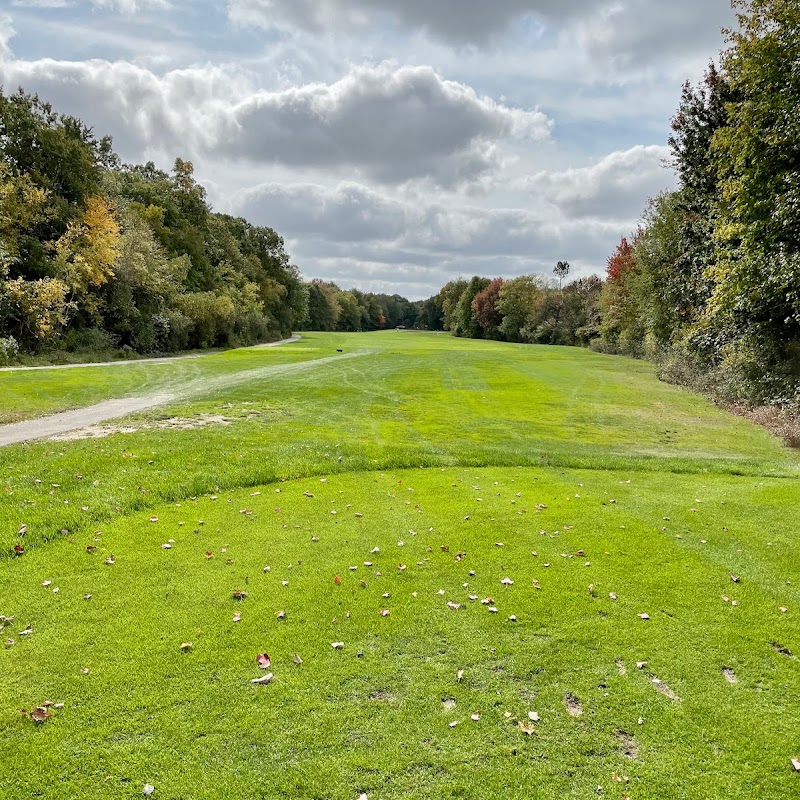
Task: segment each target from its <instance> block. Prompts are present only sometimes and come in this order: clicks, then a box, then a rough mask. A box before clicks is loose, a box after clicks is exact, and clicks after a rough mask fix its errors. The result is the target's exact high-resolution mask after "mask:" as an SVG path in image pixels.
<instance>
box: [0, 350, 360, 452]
mask: <svg viewBox="0 0 800 800" xmlns="http://www.w3.org/2000/svg"><path fill="white" fill-rule="evenodd" d="M372 352H373V351H371V350H362V351H358V352H355V353H345V354H342V355H336V356H328V357H326V358H317V359H314V360H311V361H299V362H297V363H294V364H280V365H277V366H269V367H256V368H255V369H248V370H244V371H243V372H239V373H234V374H232V375H221V376H219V377H216V378H211V379H208V378H199V379H195V380H193V381H191V382H188V383H186V384H184V385H183V386H170V387H169V391H161V392H154V393H153V394H149V395H144V396H141V397H119V398H115V399H114V400H104V401H103V402H102V403H97V404H95V405H93V406H85V407H84V408H76V409H74V410H72V411H62V412H61V413H59V414H51V415H50V416H47V417H40V418H39V419H31V420H26V421H24V422H13V423H11V424H9V425H0V447H6V446H7V445H11V444H20V443H21V442H28V441H31V440H33V439H46V438H47V437H49V436H56V435H57V434H60V433H67V432H69V431H74V430H79V429H81V428H85V427H87V426H89V425H94V424H96V423H98V422H106V421H108V420H112V419H118V418H120V417H124V416H126V415H128V414H134V413H136V412H138V411H146V410H147V409H150V408H156V407H157V406H165V405H168V404H170V403H173V402H177V401H180V400H185V399H189V398H191V397H196V396H200V395H206V394H213V393H214V391H217V390H224V389H225V388H227V387H232V386H237V385H240V384H242V383H248V382H250V381H253V380H258V379H261V378H266V377H271V376H275V377H280V376H282V375H287V374H291V373H294V372H303V371H305V370H308V369H313V368H315V367H320V366H325V365H329V364H332V363H334V362H337V361H343V360H348V359H352V358H360V357H361V356H366V355H370V354H371V353H372Z"/></svg>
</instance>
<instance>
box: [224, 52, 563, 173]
mask: <svg viewBox="0 0 800 800" xmlns="http://www.w3.org/2000/svg"><path fill="white" fill-rule="evenodd" d="M234 117H235V121H236V125H237V128H238V130H237V131H236V135H234V137H233V141H232V144H231V145H230V146H229V149H230V150H231V152H232V153H234V154H236V155H237V156H239V157H244V158H249V159H252V160H255V161H264V160H269V159H274V160H277V161H280V162H281V163H284V164H290V165H298V166H300V165H309V164H312V165H313V166H316V167H328V168H333V169H341V168H342V167H351V168H355V169H357V170H359V171H361V172H362V173H363V174H366V175H369V176H371V177H373V178H375V179H377V180H380V181H385V182H388V183H399V182H403V181H405V180H409V179H412V178H423V177H426V178H431V179H433V180H434V181H435V182H436V183H439V184H441V185H454V184H458V183H461V182H465V181H470V180H472V179H475V178H478V177H479V176H480V175H482V174H484V173H486V172H488V171H490V170H491V169H492V168H493V167H494V166H495V163H496V158H497V155H496V153H495V151H494V147H493V146H494V144H495V143H496V142H497V141H499V140H502V139H506V138H510V137H520V138H529V139H534V140H537V139H539V140H541V139H545V138H547V136H548V134H549V129H550V122H549V120H548V119H547V117H546V116H545V115H544V114H542V113H541V112H539V111H522V110H519V109H512V108H508V107H506V106H503V105H500V104H498V103H495V102H494V101H493V100H491V99H490V98H487V97H479V96H478V95H477V94H476V93H475V91H474V90H473V89H471V88H470V87H468V86H466V85H464V84H462V83H456V82H454V81H447V80H444V79H443V78H442V77H441V76H440V75H438V74H437V73H436V72H435V71H434V70H433V69H432V68H431V67H397V66H395V65H393V64H389V63H385V64H381V65H379V66H377V67H355V68H353V69H351V70H350V72H349V73H348V74H347V75H345V76H344V77H343V78H342V79H340V80H339V81H337V82H336V83H333V84H312V85H307V86H301V87H297V88H293V89H288V90H285V91H282V92H259V93H257V94H255V95H253V96H252V97H250V98H248V99H247V100H246V101H244V102H243V103H241V104H239V105H238V106H237V108H236V110H235V114H234Z"/></svg>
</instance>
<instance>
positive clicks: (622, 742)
mask: <svg viewBox="0 0 800 800" xmlns="http://www.w3.org/2000/svg"><path fill="white" fill-rule="evenodd" d="M615 736H616V739H617V744H618V745H619V749H620V752H621V753H622V755H623V756H625V758H629V759H631V761H636V759H638V758H639V742H637V741H636V739H635V738H634V737H633V736H631V735H630V734H629V733H628V732H627V731H623V730H618V731H617V732H616V734H615Z"/></svg>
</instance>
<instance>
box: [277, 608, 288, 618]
mask: <svg viewBox="0 0 800 800" xmlns="http://www.w3.org/2000/svg"><path fill="white" fill-rule="evenodd" d="M275 619H286V612H285V611H284V610H283V609H281V610H280V611H276V612H275Z"/></svg>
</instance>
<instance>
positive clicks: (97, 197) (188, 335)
mask: <svg viewBox="0 0 800 800" xmlns="http://www.w3.org/2000/svg"><path fill="white" fill-rule="evenodd" d="M307 314H308V289H307V288H306V287H305V286H304V285H303V282H302V280H301V278H300V275H299V273H298V270H297V268H296V267H295V266H294V265H293V264H292V263H291V262H290V259H289V256H288V255H287V254H286V252H285V250H284V242H283V239H281V237H280V236H279V235H278V234H277V233H276V232H275V231H274V230H272V229H271V228H267V227H257V226H254V225H251V224H250V223H248V222H247V221H246V220H243V219H238V218H233V217H230V216H227V215H223V214H215V213H213V212H212V211H211V209H210V208H209V206H208V203H207V200H206V193H205V189H204V188H203V187H202V186H200V185H199V184H198V183H197V182H196V180H195V177H194V167H193V165H192V163H191V162H189V161H185V160H182V159H180V158H178V159H176V160H175V164H174V168H173V170H172V172H171V173H167V172H164V171H162V170H160V169H158V168H156V166H155V165H154V164H152V163H148V164H145V165H143V166H137V165H123V164H121V163H120V162H119V160H118V159H117V157H116V156H115V155H114V153H113V151H112V149H111V141H110V139H108V138H104V139H100V140H97V139H96V138H95V137H94V134H93V133H92V131H91V129H89V128H88V127H87V126H86V125H84V124H83V123H82V122H81V121H80V120H77V119H75V118H72V117H67V116H63V115H58V114H57V113H56V112H54V111H53V109H52V108H51V107H50V106H49V105H48V104H46V103H44V102H42V101H40V100H39V99H38V97H35V96H31V95H27V94H25V93H24V92H23V91H22V90H20V91H19V92H18V93H16V94H14V95H10V96H7V95H5V94H4V93H3V92H2V90H0V335H4V334H5V335H10V336H14V337H15V339H16V340H17V341H18V342H19V343H20V346H21V347H22V348H23V349H24V350H26V351H28V352H36V351H40V350H43V349H47V348H53V347H57V346H59V344H63V343H64V342H65V341H66V339H64V337H69V341H70V342H71V343H75V342H83V343H85V344H86V346H87V347H88V348H89V349H91V347H93V346H94V345H93V344H92V343H95V344H96V343H99V342H101V341H102V342H105V343H108V342H111V341H113V342H116V343H117V344H118V345H119V346H121V347H123V348H125V349H126V350H134V351H138V352H142V353H149V352H160V351H166V350H173V349H177V348H181V347H186V346H189V345H194V346H198V347H200V346H211V345H215V346H216V345H222V344H226V345H227V344H253V343H255V342H257V341H264V340H269V339H275V338H279V337H280V336H283V335H288V334H289V333H290V332H291V330H292V328H293V327H295V326H296V325H298V324H299V323H300V321H301V320H303V319H305V318H306V316H307ZM83 331H94V332H96V333H97V336H95V335H94V333H89V334H87V335H86V336H82V335H80V334H81V333H82V332H83Z"/></svg>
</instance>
